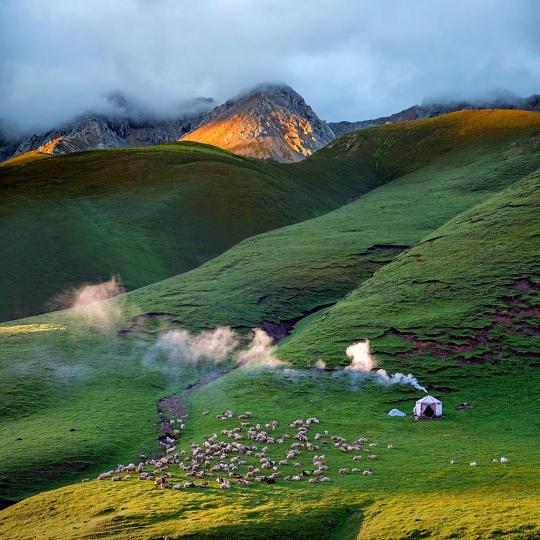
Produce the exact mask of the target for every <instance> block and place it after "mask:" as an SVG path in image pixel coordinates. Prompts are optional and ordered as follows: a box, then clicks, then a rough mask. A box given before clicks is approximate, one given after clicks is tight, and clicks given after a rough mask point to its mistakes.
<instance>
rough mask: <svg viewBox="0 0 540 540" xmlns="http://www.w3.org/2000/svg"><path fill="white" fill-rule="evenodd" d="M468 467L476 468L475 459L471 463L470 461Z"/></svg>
mask: <svg viewBox="0 0 540 540" xmlns="http://www.w3.org/2000/svg"><path fill="white" fill-rule="evenodd" d="M469 466H470V467H476V459H474V460H473V461H471V462H470V463H469Z"/></svg>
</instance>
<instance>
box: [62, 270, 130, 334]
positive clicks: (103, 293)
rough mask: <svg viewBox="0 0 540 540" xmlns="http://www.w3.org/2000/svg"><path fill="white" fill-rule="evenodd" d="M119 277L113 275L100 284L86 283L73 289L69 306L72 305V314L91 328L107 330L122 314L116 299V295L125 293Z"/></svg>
mask: <svg viewBox="0 0 540 540" xmlns="http://www.w3.org/2000/svg"><path fill="white" fill-rule="evenodd" d="M123 292H124V289H123V287H122V286H121V285H120V282H119V280H118V278H116V277H112V278H111V279H110V280H109V281H106V282H105V283H100V284H98V285H85V286H84V287H81V288H80V289H77V290H75V291H73V292H72V293H71V294H70V295H68V296H71V299H70V302H69V305H68V306H67V307H71V308H72V311H71V314H72V315H73V317H74V318H75V319H76V320H77V322H80V323H82V324H83V325H85V326H88V327H89V328H94V329H96V330H101V331H106V330H109V329H110V328H111V327H112V325H113V323H114V321H115V320H117V319H119V318H120V317H121V316H122V307H121V305H120V304H119V302H117V301H116V300H114V297H115V296H118V295H119V294H121V293H123Z"/></svg>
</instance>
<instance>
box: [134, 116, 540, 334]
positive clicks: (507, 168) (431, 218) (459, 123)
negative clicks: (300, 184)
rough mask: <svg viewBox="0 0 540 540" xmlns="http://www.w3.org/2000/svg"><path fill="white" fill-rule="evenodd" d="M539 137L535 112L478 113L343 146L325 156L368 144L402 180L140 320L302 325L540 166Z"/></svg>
mask: <svg viewBox="0 0 540 540" xmlns="http://www.w3.org/2000/svg"><path fill="white" fill-rule="evenodd" d="M469 130H472V132H473V133H472V134H470V133H469ZM539 131H540V115H538V114H536V115H535V114H532V116H530V115H527V114H525V115H522V113H518V114H517V116H516V115H514V114H513V113H511V112H508V111H500V112H498V113H485V112H481V113H480V114H478V112H477V111H475V112H468V113H456V114H452V115H447V116H446V117H442V118H437V119H433V120H428V121H419V122H410V123H406V124H400V125H399V126H393V125H389V126H383V127H380V128H376V129H373V130H366V131H362V132H360V133H357V134H350V135H347V136H345V137H342V138H341V139H339V140H338V141H336V142H335V143H333V144H332V145H330V147H329V148H327V149H325V150H323V151H322V152H320V153H319V154H321V155H325V154H330V155H333V156H337V157H338V158H339V159H344V160H351V161H352V160H354V159H355V158H356V155H357V152H358V151H359V150H358V148H360V149H363V148H365V146H368V147H370V148H372V149H373V148H375V149H377V152H378V155H380V159H379V161H378V164H377V167H378V170H379V174H381V176H383V177H388V178H391V177H392V176H391V175H399V172H405V174H404V175H403V176H400V177H398V178H397V179H395V180H393V181H391V182H388V183H386V184H384V185H383V186H381V187H379V188H377V189H375V190H372V191H370V192H369V193H367V194H366V195H364V196H362V197H361V198H359V199H358V200H356V201H355V202H353V203H350V204H349V205H346V206H344V207H342V208H340V209H338V210H335V211H333V212H331V213H329V214H326V215H324V216H321V217H318V218H315V219H312V220H309V221H305V222H302V223H299V224H296V225H293V226H290V227H286V228H282V229H279V230H275V231H270V232H268V233H265V234H262V235H259V236H256V237H252V238H249V239H247V240H245V241H243V242H241V243H240V244H238V245H237V246H235V247H234V248H233V249H231V250H229V251H227V252H226V253H224V254H223V255H221V256H220V257H217V258H215V259H213V260H212V261H210V262H209V263H207V264H205V265H203V266H201V267H199V268H197V269H195V270H193V271H191V272H188V273H186V274H183V275H180V276H176V277H174V278H171V279H169V280H166V281H163V282H161V283H157V284H153V285H150V286H148V287H145V288H142V289H139V290H138V291H135V292H134V293H133V294H132V295H130V298H131V299H132V300H133V301H134V302H135V303H137V304H138V305H139V306H140V308H141V310H142V311H163V312H167V313H170V314H172V315H173V316H174V319H175V320H176V321H177V322H178V323H179V324H182V325H187V326H191V327H195V328H201V327H213V326H215V325H217V324H224V323H226V324H230V325H232V326H235V327H246V328H250V327H253V326H258V325H260V323H261V321H262V320H267V321H271V322H274V323H276V322H280V321H284V320H288V319H293V318H298V317H301V316H302V315H303V314H305V313H308V312H310V311H311V310H313V309H316V308H318V307H320V306H323V305H325V304H328V303H333V302H336V301H337V300H338V299H339V298H341V297H342V296H343V295H344V294H346V293H347V292H349V291H350V290H352V289H354V288H355V287H356V286H357V285H358V284H359V283H361V282H362V281H363V280H365V279H366V278H368V277H369V276H371V275H372V273H373V272H374V271H375V270H376V269H377V268H379V267H381V266H382V265H383V264H385V263H387V262H389V261H390V260H392V258H393V257H395V255H396V254H397V253H398V252H400V251H402V250H403V249H405V248H406V247H407V246H411V245H413V244H415V243H416V242H418V241H419V240H420V239H421V238H423V237H424V236H426V235H427V234H429V232H431V231H432V230H434V229H435V228H437V227H439V226H440V225H442V224H443V223H444V222H446V221H447V220H448V219H450V218H452V217H454V216H455V215H456V214H458V213H460V212H461V211H463V210H465V209H466V208H468V207H470V206H472V205H474V204H476V203H478V202H479V201H481V200H483V199H485V198H486V197H488V196H489V195H491V194H493V193H494V192H497V191H498V190H500V189H502V188H504V187H506V186H508V185H510V184H511V183H513V182H515V181H516V180H519V179H520V178H522V177H523V176H524V175H526V174H528V173H529V172H531V171H533V170H535V169H536V168H537V167H539V166H540V141H539V140H538V138H533V137H531V135H533V134H535V133H538V132H539ZM452 140H453V146H452V144H451V141H452ZM411 169H412V172H409V170H411ZM381 245H383V246H385V247H386V248H387V249H377V246H381Z"/></svg>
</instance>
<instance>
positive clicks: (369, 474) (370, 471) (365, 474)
mask: <svg viewBox="0 0 540 540" xmlns="http://www.w3.org/2000/svg"><path fill="white" fill-rule="evenodd" d="M362 475H363V476H372V475H373V471H372V470H371V469H366V470H365V471H364V472H363V473H362Z"/></svg>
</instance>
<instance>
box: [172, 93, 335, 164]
mask: <svg viewBox="0 0 540 540" xmlns="http://www.w3.org/2000/svg"><path fill="white" fill-rule="evenodd" d="M334 138H335V136H334V133H333V132H332V130H331V129H330V128H329V127H328V125H327V124H326V122H324V121H322V120H321V119H320V118H319V117H318V116H317V115H316V114H315V112H314V111H313V109H312V108H311V107H310V106H309V105H308V104H307V103H306V102H305V101H304V98H303V97H302V96H301V95H300V94H298V93H297V92H295V91H294V90H293V89H292V88H291V87H290V86H286V85H261V86H259V87H257V88H255V89H254V90H252V91H251V92H249V93H247V94H245V95H242V96H239V97H237V98H234V99H230V100H228V101H227V102H225V103H224V104H223V105H220V106H219V107H216V108H215V109H214V110H213V111H212V112H211V113H210V114H209V115H208V116H207V117H206V118H205V120H204V121H203V122H202V123H201V125H200V126H199V127H198V128H197V129H195V130H194V131H191V132H189V133H187V134H186V135H184V136H183V137H181V139H182V140H188V141H197V142H203V143H207V144H212V145H215V146H219V147H221V148H224V149H226V150H229V151H231V152H234V153H236V154H240V155H243V156H248V157H253V158H259V159H274V160H276V161H281V162H294V161H300V160H302V159H304V158H306V157H308V156H310V155H311V154H313V152H316V151H317V150H319V149H320V148H322V147H323V146H326V145H327V144H328V143H329V142H330V141H332V140H333V139H334Z"/></svg>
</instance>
